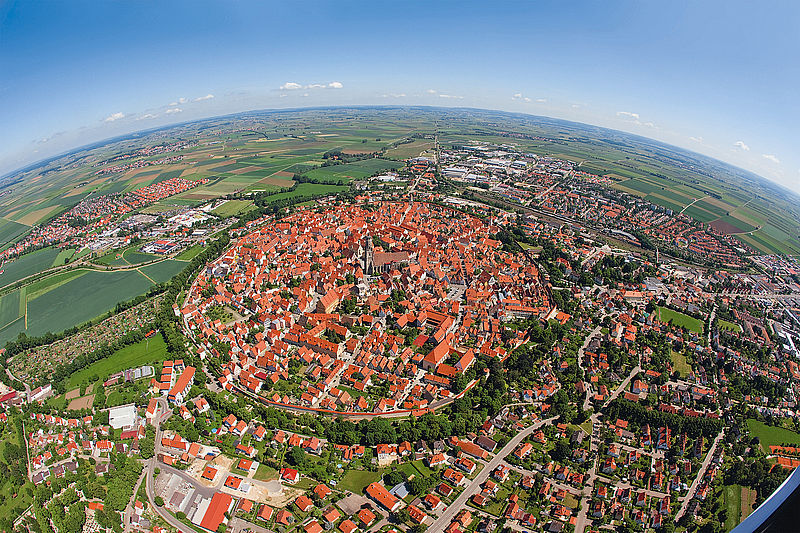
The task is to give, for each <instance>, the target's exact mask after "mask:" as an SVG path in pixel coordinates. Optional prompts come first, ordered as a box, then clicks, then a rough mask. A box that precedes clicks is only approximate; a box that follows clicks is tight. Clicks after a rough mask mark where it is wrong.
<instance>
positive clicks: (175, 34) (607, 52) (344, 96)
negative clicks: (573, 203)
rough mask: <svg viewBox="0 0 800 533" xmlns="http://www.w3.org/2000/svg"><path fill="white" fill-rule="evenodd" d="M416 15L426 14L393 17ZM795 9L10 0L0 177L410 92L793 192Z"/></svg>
mask: <svg viewBox="0 0 800 533" xmlns="http://www.w3.org/2000/svg"><path fill="white" fill-rule="evenodd" d="M81 1H83V3H81ZM156 14H157V15H158V16H154V15H156ZM409 17H424V18H425V20H426V21H428V23H427V24H419V25H409V24H400V25H398V24H396V23H394V22H395V21H404V20H406V19H408V18H409ZM798 19H800V6H798V5H797V4H796V3H791V2H779V3H777V4H772V5H771V6H770V9H764V8H762V7H760V6H756V5H753V4H752V3H748V2H744V1H743V0H738V1H734V2H721V1H711V2H702V3H692V4H687V5H671V4H670V5H648V4H642V3H640V2H634V1H632V0H620V1H618V2H613V3H604V4H602V5H600V4H597V3H594V2H578V3H576V4H570V5H564V4H563V3H561V2H555V1H548V0H545V1H543V2H536V3H530V2H512V3H510V4H509V5H508V6H507V8H506V9H502V10H499V9H496V10H487V9H485V5H483V4H481V3H477V2H474V3H473V2H459V3H455V2H448V1H444V2H437V3H434V4H432V5H431V4H429V3H424V2H419V1H412V2H408V3H405V4H404V5H403V6H395V5H381V4H378V5H373V4H370V6H369V9H363V8H362V4H360V3H359V2H355V3H347V4H334V3H331V2H326V1H322V0H316V1H315V0H311V1H310V2H307V3H304V4H303V5H302V6H299V7H298V6H288V5H284V4H282V3H278V2H264V3H262V2H250V1H244V2H240V3H236V4H234V5H226V6H224V7H221V6H219V5H217V4H214V3H211V2H206V1H203V0H201V1H200V2H188V1H184V0H176V1H175V2H171V3H170V4H169V5H168V6H162V5H156V4H148V3H134V4H125V3H108V4H105V3H104V4H97V3H89V2H86V1H85V0H79V2H78V5H76V4H75V3H71V4H40V3H30V2H28V3H24V2H7V3H4V4H2V5H0V44H2V46H0V69H2V71H3V73H4V76H3V80H2V82H0V97H2V98H3V106H1V107H0V124H1V125H2V126H3V128H0V174H7V173H11V172H15V171H17V170H18V169H20V168H24V167H26V166H29V165H30V164H32V163H34V162H37V161H40V160H43V159H48V158H50V157H53V156H54V155H56V154H61V153H64V152H67V151H70V150H73V149H75V148H77V147H80V146H85V145H87V144H92V143H94V142H97V141H100V140H103V139H109V138H114V137H117V136H119V135H122V134H129V133H131V132H134V131H140V130H147V129H151V127H161V126H166V125H171V124H177V123H182V122H186V121H192V120H197V119H202V118H211V117H215V116H224V115H228V114H232V113H240V112H245V111H249V110H260V109H276V110H277V109H286V108H305V107H309V106H331V105H334V106H348V105H365V106H369V105H384V104H397V103H402V104H404V105H425V106H441V105H442V104H444V105H445V106H458V107H469V108H478V109H491V110H502V111H507V112H521V113H526V114H532V115H534V116H547V117H552V118H557V119H561V120H569V121H575V122H579V123H582V124H589V125H595V126H598V127H604V128H609V129H613V130H618V131H623V132H626V133H630V134H634V135H639V136H643V137H646V138H650V139H653V140H656V141H660V142H665V143H667V144H669V145H672V146H676V147H679V148H682V149H685V150H689V151H691V152H695V153H699V154H702V155H705V156H709V157H713V158H715V159H717V160H719V161H723V162H726V163H728V164H730V165H733V166H735V167H738V168H741V169H746V170H748V171H750V172H754V173H755V174H757V175H759V176H762V177H764V178H766V179H768V180H770V181H772V182H774V183H777V184H779V185H782V186H784V187H788V188H791V189H793V190H795V191H800V179H798V178H799V177H800V154H798V153H797V151H796V149H795V146H794V144H795V142H793V141H795V140H796V132H795V124H796V123H797V122H798V120H800V104H799V103H798V101H797V99H796V98H794V96H793V94H792V92H791V91H790V90H788V89H787V88H789V87H794V86H797V85H798V82H800V73H798V71H797V69H795V68H793V65H794V64H795V63H796V61H795V59H794V58H795V57H796V56H797V55H798V54H800V39H798V38H797V37H796V32H795V31H794V29H795V26H796V21H797V20H798ZM709 20H714V21H715V23H714V24H708V23H707V21H709ZM654 36H655V37H657V38H654Z"/></svg>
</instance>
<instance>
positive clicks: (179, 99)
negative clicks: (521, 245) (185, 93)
mask: <svg viewBox="0 0 800 533" xmlns="http://www.w3.org/2000/svg"><path fill="white" fill-rule="evenodd" d="M186 102H188V100H187V99H186V98H183V97H181V98H178V103H179V104H185V103H186Z"/></svg>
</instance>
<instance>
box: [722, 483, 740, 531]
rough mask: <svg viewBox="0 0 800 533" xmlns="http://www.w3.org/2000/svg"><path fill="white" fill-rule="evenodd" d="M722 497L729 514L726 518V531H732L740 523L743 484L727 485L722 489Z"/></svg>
mask: <svg viewBox="0 0 800 533" xmlns="http://www.w3.org/2000/svg"><path fill="white" fill-rule="evenodd" d="M722 497H723V499H724V503H725V510H726V511H727V512H728V516H727V518H725V531H730V530H732V529H733V528H735V527H736V526H738V525H739V517H740V516H741V513H742V486H741V485H725V486H724V487H723V489H722Z"/></svg>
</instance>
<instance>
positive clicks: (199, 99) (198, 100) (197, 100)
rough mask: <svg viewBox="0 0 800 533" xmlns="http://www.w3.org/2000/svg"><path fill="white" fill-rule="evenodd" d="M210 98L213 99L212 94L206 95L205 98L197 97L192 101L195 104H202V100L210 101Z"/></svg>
mask: <svg viewBox="0 0 800 533" xmlns="http://www.w3.org/2000/svg"><path fill="white" fill-rule="evenodd" d="M212 98H214V95H213V94H207V95H205V96H199V97H197V98H195V99H194V101H195V102H202V101H203V100H211V99H212Z"/></svg>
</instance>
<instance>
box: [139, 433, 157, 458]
mask: <svg viewBox="0 0 800 533" xmlns="http://www.w3.org/2000/svg"><path fill="white" fill-rule="evenodd" d="M139 453H140V454H141V456H142V459H150V458H151V457H153V454H154V453H155V442H153V439H151V438H148V437H145V438H142V439H139Z"/></svg>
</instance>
